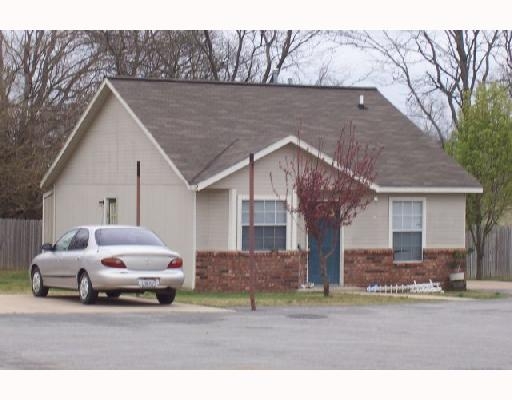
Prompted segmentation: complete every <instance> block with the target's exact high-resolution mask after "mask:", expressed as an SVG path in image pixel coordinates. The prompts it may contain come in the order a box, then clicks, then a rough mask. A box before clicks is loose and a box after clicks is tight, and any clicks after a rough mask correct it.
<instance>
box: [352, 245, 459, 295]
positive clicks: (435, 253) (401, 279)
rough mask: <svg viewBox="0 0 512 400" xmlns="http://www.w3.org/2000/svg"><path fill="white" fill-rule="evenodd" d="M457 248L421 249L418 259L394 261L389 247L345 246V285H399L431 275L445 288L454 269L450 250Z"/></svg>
mask: <svg viewBox="0 0 512 400" xmlns="http://www.w3.org/2000/svg"><path fill="white" fill-rule="evenodd" d="M457 251H458V252H460V251H464V249H424V250H423V261H421V262H417V263H396V264H393V251H392V250H391V249H357V250H355V249H351V250H349V249H347V250H345V254H344V270H345V275H344V278H345V285H353V286H368V285H370V284H374V283H377V284H379V285H384V284H387V285H390V284H391V285H395V284H399V285H400V284H409V283H412V282H413V281H414V280H415V281H416V282H417V283H426V282H428V280H429V279H432V281H434V282H441V285H442V286H443V287H444V288H446V287H447V285H448V282H449V275H450V273H451V272H453V271H452V269H451V268H450V264H452V263H453V253H454V252H457ZM464 268H465V265H463V269H464ZM463 269H462V270H463Z"/></svg>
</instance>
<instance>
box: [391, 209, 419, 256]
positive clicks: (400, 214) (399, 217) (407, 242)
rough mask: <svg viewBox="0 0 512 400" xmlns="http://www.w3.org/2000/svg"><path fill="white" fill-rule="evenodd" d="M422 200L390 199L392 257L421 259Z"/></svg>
mask: <svg viewBox="0 0 512 400" xmlns="http://www.w3.org/2000/svg"><path fill="white" fill-rule="evenodd" d="M423 204H424V203H423V200H419V201H416V200H392V207H391V212H392V214H391V215H392V233H393V259H394V260H395V261H420V260H422V259H423V235H424V230H423V228H424V226H423V215H424V209H423Z"/></svg>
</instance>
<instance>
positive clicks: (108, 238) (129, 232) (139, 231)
mask: <svg viewBox="0 0 512 400" xmlns="http://www.w3.org/2000/svg"><path fill="white" fill-rule="evenodd" d="M94 236H95V238H96V244H97V245H98V246H124V245H141V246H164V244H163V242H162V241H161V240H160V239H159V238H158V236H156V235H155V234H154V233H153V232H151V231H148V230H146V229H143V228H104V229H98V230H96V233H95V234H94Z"/></svg>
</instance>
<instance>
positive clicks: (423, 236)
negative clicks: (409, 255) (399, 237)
mask: <svg viewBox="0 0 512 400" xmlns="http://www.w3.org/2000/svg"><path fill="white" fill-rule="evenodd" d="M393 201H418V202H419V201H421V202H422V214H423V215H422V227H421V260H394V259H393V263H394V264H407V263H421V262H423V251H424V250H425V249H426V247H427V198H426V197H390V198H389V212H388V224H389V248H390V249H391V250H393Z"/></svg>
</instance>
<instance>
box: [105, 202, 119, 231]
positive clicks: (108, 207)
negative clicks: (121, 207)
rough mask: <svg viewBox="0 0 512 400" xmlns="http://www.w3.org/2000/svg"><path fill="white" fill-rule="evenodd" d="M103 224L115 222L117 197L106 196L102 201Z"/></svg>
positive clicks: (113, 223)
mask: <svg viewBox="0 0 512 400" xmlns="http://www.w3.org/2000/svg"><path fill="white" fill-rule="evenodd" d="M104 207H105V209H104V213H105V224H107V225H115V224H117V199H116V198H115V197H107V198H106V199H105V202H104Z"/></svg>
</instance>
